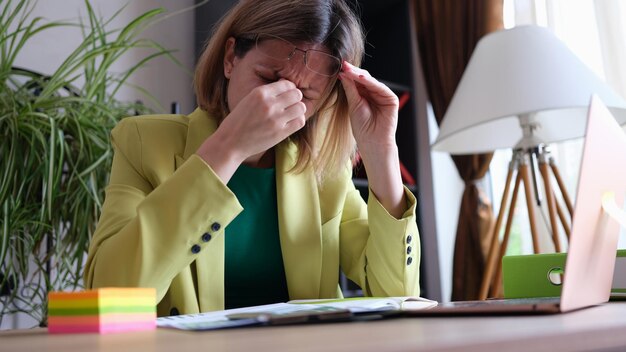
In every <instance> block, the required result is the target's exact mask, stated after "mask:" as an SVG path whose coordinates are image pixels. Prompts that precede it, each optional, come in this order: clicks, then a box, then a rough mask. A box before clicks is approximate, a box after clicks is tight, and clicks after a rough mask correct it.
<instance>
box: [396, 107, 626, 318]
mask: <svg viewBox="0 0 626 352" xmlns="http://www.w3.org/2000/svg"><path fill="white" fill-rule="evenodd" d="M607 192H614V195H615V203H616V204H617V206H618V207H619V208H622V205H623V204H624V196H625V194H626V134H624V132H623V131H622V128H621V127H620V126H619V124H618V123H617V121H615V119H614V118H613V116H612V115H611V113H610V112H609V110H608V109H607V108H606V106H605V105H604V104H603V103H602V101H601V100H600V99H599V98H598V97H597V96H595V95H594V96H593V97H592V98H591V103H590V105H589V111H588V118H587V132H586V137H585V142H584V147H583V156H582V160H581V166H580V176H579V180H578V190H577V195H576V205H575V208H574V214H573V222H572V232H571V236H570V244H569V249H568V254H567V259H566V263H565V273H564V276H563V289H562V291H561V296H560V297H548V298H528V299H524V298H522V299H517V298H516V299H494V300H486V301H457V302H449V303H441V304H439V305H437V306H435V307H433V308H430V309H426V310H419V311H411V312H409V313H408V314H409V315H420V316H422V315H463V314H551V313H552V314H554V313H564V312H569V311H572V310H576V309H581V308H585V307H590V306H594V305H598V304H601V303H604V302H607V301H608V300H609V295H610V293H611V282H612V279H613V270H614V267H615V258H616V251H617V242H618V237H619V230H620V226H619V224H618V222H617V221H616V220H615V219H614V218H612V217H611V216H609V214H608V213H607V212H606V211H604V210H603V206H602V201H603V196H605V195H606V194H607ZM617 206H616V205H615V204H613V209H615V208H616V207H617Z"/></svg>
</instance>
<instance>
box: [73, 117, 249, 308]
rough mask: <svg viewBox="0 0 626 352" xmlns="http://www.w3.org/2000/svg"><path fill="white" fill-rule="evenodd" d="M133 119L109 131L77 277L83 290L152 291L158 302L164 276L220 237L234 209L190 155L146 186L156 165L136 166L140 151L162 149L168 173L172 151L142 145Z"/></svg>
mask: <svg viewBox="0 0 626 352" xmlns="http://www.w3.org/2000/svg"><path fill="white" fill-rule="evenodd" d="M134 119H137V118H127V119H124V120H122V122H120V123H119V124H118V126H116V128H114V129H113V131H112V144H113V148H114V151H115V154H114V157H113V164H112V168H111V176H110V181H109V185H108V187H107V188H106V198H105V202H104V204H103V208H102V214H101V216H100V219H99V222H98V225H97V227H96V231H95V233H94V236H93V238H92V240H91V244H90V247H89V253H88V257H87V262H86V266H85V273H84V279H85V286H86V287H87V288H97V287H105V286H118V287H155V288H156V289H157V301H160V300H161V299H162V298H163V296H164V295H165V294H166V292H167V289H168V287H169V285H170V283H171V281H172V279H173V278H174V277H175V276H176V275H177V274H178V273H179V272H180V271H181V270H182V269H183V268H185V267H187V266H188V265H190V264H191V262H192V261H194V260H195V258H196V256H197V255H198V253H199V252H200V251H202V250H204V249H206V247H207V246H211V243H212V241H210V239H209V236H207V235H205V234H206V233H208V234H209V235H210V237H211V238H214V237H215V236H223V235H224V228H225V227H226V225H227V224H228V223H230V221H232V219H234V218H235V217H236V216H237V214H239V213H240V212H241V210H242V207H241V205H240V204H239V202H238V201H237V198H236V197H235V195H234V194H233V193H232V192H231V191H230V190H229V189H228V188H227V187H226V186H225V185H224V184H223V182H222V181H221V180H220V179H219V178H218V177H217V175H215V174H214V173H213V171H212V170H211V168H210V167H209V166H208V165H207V164H206V163H205V162H204V161H203V160H202V159H201V158H199V157H198V156H196V155H192V156H191V157H190V158H189V159H187V160H186V161H185V162H184V163H183V164H182V165H181V166H180V167H179V168H178V169H177V170H175V171H174V172H173V173H172V174H171V175H170V176H169V177H167V178H166V179H165V180H164V182H162V183H160V184H158V185H153V184H151V182H150V181H149V178H148V177H147V176H146V175H147V173H148V172H150V168H151V167H157V166H158V165H157V166H154V165H142V159H143V155H144V154H145V153H146V152H147V148H151V150H152V151H154V150H157V152H163V153H164V154H167V153H168V152H169V153H170V156H171V160H169V163H168V165H169V166H168V167H171V168H172V169H173V168H174V166H173V165H174V163H175V160H174V153H173V152H172V151H163V150H162V149H161V150H159V149H158V148H159V147H160V146H159V145H142V142H141V141H142V135H141V133H140V128H139V127H138V122H136V120H134ZM161 148H163V147H161ZM152 173H154V172H152ZM213 242H214V241H213Z"/></svg>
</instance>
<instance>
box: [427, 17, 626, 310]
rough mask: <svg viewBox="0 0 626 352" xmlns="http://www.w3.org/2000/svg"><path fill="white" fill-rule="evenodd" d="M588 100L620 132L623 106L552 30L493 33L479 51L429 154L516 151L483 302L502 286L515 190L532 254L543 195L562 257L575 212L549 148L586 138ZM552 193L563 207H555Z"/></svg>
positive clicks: (529, 28) (625, 106) (625, 110)
mask: <svg viewBox="0 0 626 352" xmlns="http://www.w3.org/2000/svg"><path fill="white" fill-rule="evenodd" d="M592 94H596V95H598V96H599V97H600V98H601V99H602V101H604V102H605V104H606V105H607V106H608V107H609V109H610V110H611V113H612V114H613V116H614V117H615V118H616V119H617V121H618V123H619V124H620V125H624V124H626V101H625V100H624V99H623V98H622V97H620V96H619V95H618V94H616V93H615V92H613V90H612V89H611V88H609V87H608V86H607V85H606V83H604V82H603V81H602V80H600V79H599V78H598V77H597V76H596V75H595V74H594V73H593V72H592V71H591V70H590V69H589V68H588V67H587V66H586V65H585V64H584V63H583V62H582V61H580V60H579V59H578V58H577V57H576V55H575V54H574V53H572V52H571V51H570V50H569V48H568V47H567V46H566V45H565V44H564V43H563V42H561V41H560V40H559V39H558V38H557V37H556V36H555V35H554V33H553V32H552V31H551V30H549V29H547V28H543V27H538V26H519V27H514V28H512V29H507V30H501V31H497V32H493V33H490V34H488V35H486V36H484V37H483V38H482V39H481V40H480V41H479V42H478V44H477V45H476V48H475V49H474V52H473V54H472V57H471V58H470V61H469V63H468V65H467V67H466V68H465V72H464V73H463V77H462V78H461V81H460V82H459V85H458V86H457V88H456V91H455V93H454V96H453V97H452V100H451V101H450V105H449V106H448V110H447V111H446V114H445V116H444V118H443V120H442V122H441V125H440V130H439V135H438V136H437V139H436V140H435V142H434V143H433V145H432V148H433V150H439V151H445V152H449V153H451V154H478V153H488V152H493V151H494V150H497V149H512V150H513V151H514V153H513V158H512V160H511V164H510V167H509V172H508V175H507V180H506V186H505V190H504V194H503V195H502V203H501V209H500V212H499V214H498V216H497V220H496V223H495V225H494V226H493V228H492V229H491V231H490V233H489V234H490V235H491V238H490V239H489V241H490V242H491V248H490V252H489V255H488V258H486V259H485V260H486V263H487V265H486V270H485V272H484V274H483V279H482V283H481V287H480V292H479V293H480V298H481V299H485V298H486V297H487V296H488V295H489V289H490V288H492V290H491V291H492V294H494V295H497V294H498V292H497V289H496V288H497V287H496V286H497V284H495V283H498V282H499V281H500V279H499V275H501V274H500V270H499V267H500V262H501V261H500V259H501V258H502V256H503V255H504V253H505V250H506V245H507V242H508V237H509V234H510V229H511V223H512V216H513V211H514V208H515V204H516V201H517V196H518V193H519V191H520V185H523V187H524V192H525V195H526V205H527V207H528V217H529V219H528V220H529V223H530V232H531V236H532V241H533V251H534V252H535V253H538V252H539V250H540V248H539V238H538V236H539V235H538V233H537V227H536V214H535V207H534V203H533V202H538V203H539V204H541V202H542V199H541V198H540V195H541V193H543V196H544V198H545V205H546V209H547V213H548V215H549V216H548V218H549V222H550V226H549V228H551V238H552V241H553V243H554V247H555V250H556V251H564V250H566V246H565V243H561V237H560V236H559V224H560V226H561V227H562V228H563V231H564V233H565V234H566V236H565V237H564V238H567V236H569V231H570V226H569V223H570V220H571V214H572V209H573V207H572V202H571V200H570V199H569V196H568V195H567V192H566V191H565V187H564V185H563V180H562V179H561V175H560V173H559V170H558V168H557V167H556V165H555V163H554V161H553V160H552V158H551V156H550V152H549V150H548V149H547V148H546V145H548V144H549V143H554V142H560V141H565V140H568V139H573V138H578V137H582V136H584V134H585V126H586V121H587V120H586V116H587V108H588V105H589V99H590V97H591V95H592ZM552 176H554V180H555V181H556V185H555V182H554V181H553V178H552ZM539 180H542V181H543V182H539ZM539 183H542V184H541V185H540V184H539ZM511 186H512V188H513V192H512V195H511V199H510V201H509V192H510V189H511ZM557 188H558V189H559V190H560V192H559V193H560V195H561V196H562V198H563V202H562V203H564V204H565V206H564V207H563V206H561V205H560V204H559V202H557V201H556V199H557V197H556V193H557V192H556V189H557ZM540 190H542V191H541V192H540ZM563 208H567V211H566V210H564V209H563ZM507 210H508V216H507V221H506V224H505V229H504V237H503V238H502V241H500V236H499V234H500V228H501V225H502V222H503V220H504V214H506V213H507ZM476 245H477V246H478V245H479V244H476ZM494 279H495V280H494ZM492 283H494V284H492Z"/></svg>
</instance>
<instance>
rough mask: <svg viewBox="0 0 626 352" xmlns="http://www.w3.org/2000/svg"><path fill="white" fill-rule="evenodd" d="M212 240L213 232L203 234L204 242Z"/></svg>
mask: <svg viewBox="0 0 626 352" xmlns="http://www.w3.org/2000/svg"><path fill="white" fill-rule="evenodd" d="M210 240H211V234H210V233H208V232H207V233H205V234H204V235H202V242H209V241H210Z"/></svg>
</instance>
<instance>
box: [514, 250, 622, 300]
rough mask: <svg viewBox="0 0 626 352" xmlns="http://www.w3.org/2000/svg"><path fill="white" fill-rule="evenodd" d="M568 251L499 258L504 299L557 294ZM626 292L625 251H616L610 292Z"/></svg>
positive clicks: (614, 293)
mask: <svg viewBox="0 0 626 352" xmlns="http://www.w3.org/2000/svg"><path fill="white" fill-rule="evenodd" d="M566 255H567V253H549V254H532V255H511V256H505V257H504V258H502V281H503V286H504V297H505V298H530V297H557V296H560V295H561V285H560V284H559V282H560V281H561V279H562V274H563V272H564V270H565V269H566V268H565V258H566ZM619 293H622V294H623V293H626V250H623V249H620V250H618V251H617V261H616V263H615V272H614V276H613V285H612V290H611V294H612V295H613V296H617V295H618V294H619Z"/></svg>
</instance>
